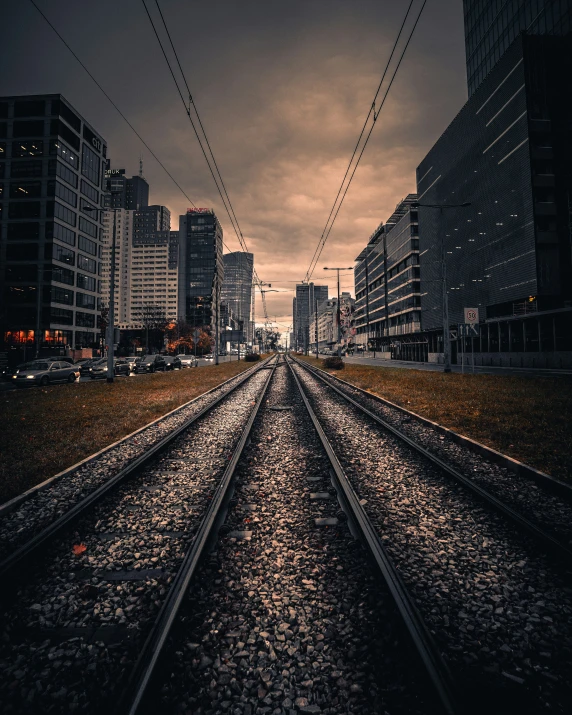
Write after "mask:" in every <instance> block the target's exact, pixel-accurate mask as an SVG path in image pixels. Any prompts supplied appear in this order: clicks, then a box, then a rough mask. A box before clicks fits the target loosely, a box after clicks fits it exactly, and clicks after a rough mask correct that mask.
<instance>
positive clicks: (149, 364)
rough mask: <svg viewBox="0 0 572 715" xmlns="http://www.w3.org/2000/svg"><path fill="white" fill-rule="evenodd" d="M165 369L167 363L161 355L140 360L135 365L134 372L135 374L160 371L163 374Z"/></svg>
mask: <svg viewBox="0 0 572 715" xmlns="http://www.w3.org/2000/svg"><path fill="white" fill-rule="evenodd" d="M166 369H167V363H166V362H165V358H164V357H163V356H162V355H146V356H145V357H144V358H141V362H138V363H137V364H136V365H135V372H136V373H137V374H139V373H142V372H157V370H162V371H163V372H164V371H165V370H166Z"/></svg>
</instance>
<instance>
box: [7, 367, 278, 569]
mask: <svg viewBox="0 0 572 715" xmlns="http://www.w3.org/2000/svg"><path fill="white" fill-rule="evenodd" d="M269 360H272V357H270V358H268V359H267V360H265V361H264V362H262V363H261V364H260V365H259V366H257V367H256V369H255V370H253V371H248V372H247V374H246V375H244V376H243V377H241V378H240V379H239V380H238V381H237V382H236V383H235V384H234V385H232V386H231V387H230V388H229V389H228V390H225V391H224V392H223V393H222V394H221V395H219V396H218V397H216V398H215V399H214V400H213V401H212V402H209V403H208V404H207V405H205V406H204V407H203V408H202V409H201V410H199V411H198V412H197V413H196V414H195V415H193V416H192V417H191V418H189V419H188V420H186V421H185V422H184V423H183V424H182V425H179V427H176V428H175V429H174V430H172V431H171V432H169V434H168V435H166V436H165V437H163V439H161V440H160V441H159V442H157V443H156V444H154V445H153V446H151V447H150V448H149V449H148V450H146V451H145V452H143V454H141V455H139V457H136V458H135V459H134V460H133V461H132V462H130V463H129V464H128V465H127V466H126V467H123V469H120V470H119V472H117V474H115V475H114V476H113V477H110V478H109V479H108V480H107V481H106V482H105V483H104V484H102V485H101V486H99V487H98V488H97V489H95V490H94V491H93V492H91V494H88V496H87V497H85V499H82V500H81V501H80V502H78V503H77V504H75V505H74V506H73V507H72V508H71V509H69V510H68V511H66V512H65V514H62V516H60V517H59V518H58V519H56V520H55V521H53V522H52V523H51V524H50V525H49V526H47V527H46V528H45V529H42V531H40V532H39V533H38V534H36V535H35V536H33V537H32V538H31V539H30V540H29V541H27V542H26V543H25V544H23V545H22V546H20V547H19V548H18V549H16V551H14V553H12V554H10V556H8V558H6V559H4V561H2V562H0V579H6V578H7V577H8V576H13V574H14V572H15V571H16V570H17V569H18V568H19V567H21V566H22V565H23V563H24V562H25V561H26V559H28V558H30V557H31V556H35V555H36V554H37V553H38V552H39V550H40V549H41V548H42V547H43V546H44V545H45V544H46V543H47V542H48V541H50V540H51V539H53V538H54V537H55V536H56V535H57V534H59V533H60V532H61V531H62V530H63V529H64V528H66V527H67V526H69V524H70V523H72V522H73V521H74V520H75V519H77V518H78V517H80V516H81V515H82V514H85V512H86V511H87V510H88V509H90V508H91V507H92V506H93V505H94V504H96V503H97V502H99V501H100V500H101V499H102V498H103V497H104V496H105V495H106V494H107V493H108V492H110V491H111V490H112V489H114V488H115V487H116V486H117V485H118V484H120V483H121V482H123V481H125V480H126V479H127V478H128V477H130V476H132V475H133V474H134V473H135V472H136V471H138V470H139V469H141V468H142V467H143V466H145V465H146V464H147V463H148V462H149V461H150V460H151V459H152V458H153V457H155V456H156V455H157V454H158V453H159V452H160V451H162V450H163V449H165V448H166V447H168V446H169V445H170V444H171V443H172V442H173V441H174V440H175V439H177V437H179V435H181V434H182V433H183V432H185V431H186V430H187V429H188V428H189V427H191V426H192V425H193V424H194V423H195V422H197V421H198V420H200V419H201V418H202V417H203V416H204V415H206V414H207V413H208V412H210V411H211V410H213V409H214V408H215V407H216V406H217V405H219V404H220V403H221V402H222V401H223V400H224V399H226V398H227V397H228V396H229V395H231V394H232V393H233V392H234V391H235V390H236V389H237V388H239V387H240V386H241V385H243V384H244V383H245V382H246V381H247V380H250V379H251V378H252V377H253V376H254V375H256V373H257V372H258V371H259V370H261V369H263V368H264V367H266V364H267V362H269Z"/></svg>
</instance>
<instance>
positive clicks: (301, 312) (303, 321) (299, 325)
mask: <svg viewBox="0 0 572 715" xmlns="http://www.w3.org/2000/svg"><path fill="white" fill-rule="evenodd" d="M327 300H328V286H318V285H314V283H300V284H298V285H297V286H296V298H295V302H294V304H293V309H294V315H293V318H294V341H295V345H294V346H293V348H295V349H296V350H303V351H304V352H307V350H308V348H309V346H310V344H311V343H312V341H313V340H314V337H313V336H312V337H310V322H311V318H312V316H313V315H314V314H315V313H316V312H317V307H316V306H317V305H319V304H320V303H322V302H323V301H327Z"/></svg>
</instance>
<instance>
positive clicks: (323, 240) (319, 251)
mask: <svg viewBox="0 0 572 715" xmlns="http://www.w3.org/2000/svg"><path fill="white" fill-rule="evenodd" d="M426 4H427V0H423V4H422V5H421V8H420V10H419V12H418V14H417V17H416V19H415V22H414V24H413V28H412V30H411V32H410V33H409V37H408V38H407V41H406V43H405V47H404V49H403V51H402V53H401V56H400V58H399V60H398V62H397V65H396V67H395V70H394V71H393V75H392V77H391V80H390V82H389V85H388V87H387V89H386V90H385V94H384V96H383V99H382V101H381V104H380V106H379V109H378V110H377V112H375V113H374V115H373V122H372V125H371V127H370V130H369V132H368V134H367V137H366V139H365V142H364V144H363V146H362V148H361V151H360V154H359V156H358V158H357V161H356V163H355V166H354V168H353V171H352V173H351V175H350V178H349V180H348V183H347V185H346V187H345V190H344V192H343V194H342V197H341V199H340V201H339V203H338V207H337V209H336V211H335V214H334V217H333V219H332V221H331V222H330V226H329V228H328V229H327V231H326V230H325V229H324V231H325V232H324V233H323V234H322V237H321V238H320V241H319V242H318V249H317V255H316V253H315V254H314V255H315V259H313V261H312V264H311V265H310V267H309V268H308V271H307V273H306V277H305V280H306V281H309V280H310V279H311V278H312V275H313V273H314V270H315V268H316V265H317V263H318V261H319V259H320V256H321V254H322V251H323V250H324V246H325V245H326V242H327V240H328V237H329V235H330V232H331V230H332V228H333V226H334V223H335V221H336V218H337V216H338V214H339V212H340V209H341V207H342V204H343V202H344V199H345V197H346V194H347V192H348V189H349V187H350V185H351V183H352V180H353V178H354V176H355V173H356V170H357V168H358V166H359V163H360V161H361V158H362V156H363V153H364V151H365V148H366V146H367V144H368V142H369V139H370V137H371V134H372V132H373V129H374V127H375V124H376V122H377V119H378V117H379V114H380V112H381V110H382V108H383V105H384V104H385V100H386V99H387V95H388V94H389V90H390V89H391V86H392V84H393V81H394V79H395V77H396V75H397V71H398V70H399V67H400V66H401V62H402V60H403V57H404V55H405V53H406V51H407V48H408V47H409V43H410V41H411V38H412V37H413V33H414V32H415V29H416V27H417V24H418V23H419V20H420V18H421V14H422V12H423V9H424V8H425V5H426Z"/></svg>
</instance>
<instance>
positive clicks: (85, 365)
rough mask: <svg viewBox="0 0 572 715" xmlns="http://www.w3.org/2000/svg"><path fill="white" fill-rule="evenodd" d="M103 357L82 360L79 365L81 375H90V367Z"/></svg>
mask: <svg viewBox="0 0 572 715" xmlns="http://www.w3.org/2000/svg"><path fill="white" fill-rule="evenodd" d="M101 359H102V358H89V359H88V360H86V361H85V362H82V363H81V365H78V369H79V372H80V375H89V371H90V368H91V367H92V366H93V365H95V363H96V362H99V361H100V360H101Z"/></svg>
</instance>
